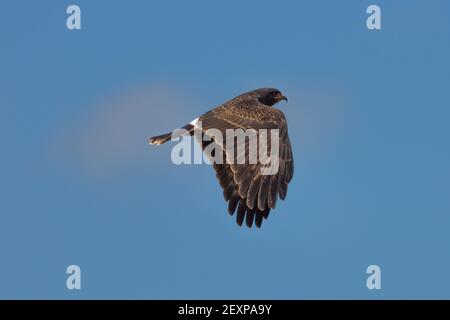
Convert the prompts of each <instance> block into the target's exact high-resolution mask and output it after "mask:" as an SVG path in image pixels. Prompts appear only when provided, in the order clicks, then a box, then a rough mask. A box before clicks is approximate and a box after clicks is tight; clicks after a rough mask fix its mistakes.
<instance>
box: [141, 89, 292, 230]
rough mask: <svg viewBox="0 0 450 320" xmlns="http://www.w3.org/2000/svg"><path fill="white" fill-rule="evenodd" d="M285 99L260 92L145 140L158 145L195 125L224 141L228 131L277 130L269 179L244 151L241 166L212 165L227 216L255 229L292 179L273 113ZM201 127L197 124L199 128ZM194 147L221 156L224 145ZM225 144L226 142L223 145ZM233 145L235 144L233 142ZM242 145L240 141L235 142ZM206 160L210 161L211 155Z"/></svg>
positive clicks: (284, 136)
mask: <svg viewBox="0 0 450 320" xmlns="http://www.w3.org/2000/svg"><path fill="white" fill-rule="evenodd" d="M281 100H285V101H287V98H286V97H285V96H284V95H283V94H282V93H281V92H280V91H279V90H277V89H272V88H262V89H257V90H254V91H250V92H247V93H244V94H241V95H240V96H237V97H235V98H233V99H231V100H229V101H227V102H225V103H223V104H221V105H219V106H218V107H216V108H214V109H212V110H211V111H208V112H206V113H205V114H203V115H202V116H200V117H199V118H197V119H195V120H193V121H192V122H191V123H189V124H187V125H185V126H184V127H183V128H182V129H184V130H182V131H179V129H177V130H175V131H174V132H170V133H167V134H164V135H160V136H156V137H152V138H150V143H151V144H156V145H160V144H162V143H165V142H167V141H169V140H171V139H173V138H175V137H177V136H179V135H180V134H177V132H183V133H181V134H189V135H194V131H195V129H196V128H198V124H200V123H201V127H200V128H201V132H202V133H203V135H208V132H210V131H207V130H208V129H216V130H220V131H221V132H222V133H223V134H224V135H225V134H226V131H227V130H228V129H234V130H236V129H243V130H251V129H253V130H255V132H257V135H258V136H260V134H259V132H260V130H261V129H266V130H270V129H278V131H277V132H278V136H277V138H278V139H279V143H278V146H279V149H278V157H277V161H278V163H277V165H278V170H277V171H276V172H274V173H272V174H262V171H261V169H262V168H263V167H265V166H267V164H263V163H262V162H261V161H260V160H258V161H256V163H255V162H253V163H252V162H250V161H247V160H249V157H250V152H251V151H250V150H249V148H246V147H245V146H244V149H245V152H244V155H245V160H246V161H244V163H242V162H239V161H236V155H234V154H233V155H232V157H235V158H234V160H235V161H228V160H226V161H224V162H223V163H214V162H213V163H212V165H213V168H214V170H215V171H216V176H217V179H218V180H219V183H220V186H221V187H222V189H223V195H224V198H225V200H226V201H227V202H228V212H229V213H230V214H231V215H234V213H235V212H236V221H237V223H238V225H242V224H243V222H244V221H245V224H246V225H247V226H248V227H251V226H252V225H253V224H254V225H256V226H257V227H260V226H261V223H262V221H263V219H267V217H268V215H269V212H270V210H271V209H274V208H275V204H276V201H277V197H278V196H279V197H280V198H281V199H285V197H286V193H287V188H288V183H289V182H290V181H291V179H292V176H293V173H294V162H293V158H292V150H291V144H290V142H289V136H288V130H287V123H286V119H285V117H284V114H283V112H281V111H280V110H278V109H276V108H273V105H275V104H276V103H278V102H279V101H281ZM200 121H201V122H200ZM197 140H200V141H199V143H200V144H201V145H202V148H203V150H205V148H206V147H207V146H208V145H209V144H210V143H215V144H216V146H215V151H214V152H215V153H217V152H220V153H222V154H223V157H224V159H227V158H228V157H229V154H227V151H228V149H227V147H226V145H225V144H226V143H225V142H223V141H215V140H214V136H208V139H205V138H204V137H203V138H201V139H198V137H197ZM266 140H267V145H268V146H267V149H266V150H269V151H270V144H271V143H270V141H271V140H270V139H266ZM226 141H229V140H226ZM235 141H236V140H235ZM241 141H242V140H241ZM212 155H214V154H213V153H212Z"/></svg>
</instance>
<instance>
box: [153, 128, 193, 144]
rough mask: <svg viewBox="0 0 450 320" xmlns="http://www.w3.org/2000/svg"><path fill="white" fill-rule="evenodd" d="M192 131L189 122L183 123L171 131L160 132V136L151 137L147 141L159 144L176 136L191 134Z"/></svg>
mask: <svg viewBox="0 0 450 320" xmlns="http://www.w3.org/2000/svg"><path fill="white" fill-rule="evenodd" d="M193 133H194V126H193V125H192V124H190V123H188V124H187V125H185V126H184V127H182V128H180V129H177V130H174V131H172V132H169V133H166V134H162V135H160V136H155V137H151V138H150V140H149V142H150V144H156V145H160V144H163V143H165V142H167V141H169V140H171V139H175V138H178V137H179V136H184V135H191V136H192V134H193Z"/></svg>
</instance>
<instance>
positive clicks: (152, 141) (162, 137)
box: [149, 132, 172, 145]
mask: <svg viewBox="0 0 450 320" xmlns="http://www.w3.org/2000/svg"><path fill="white" fill-rule="evenodd" d="M171 137H172V132H169V133H166V134H162V135H160V136H156V137H151V138H150V141H149V142H150V144H156V145H160V144H163V143H164V142H167V141H169V140H170V138H171Z"/></svg>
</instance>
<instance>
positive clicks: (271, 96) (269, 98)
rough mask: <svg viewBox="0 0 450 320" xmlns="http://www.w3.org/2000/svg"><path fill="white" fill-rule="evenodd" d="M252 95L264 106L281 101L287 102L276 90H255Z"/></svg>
mask: <svg viewBox="0 0 450 320" xmlns="http://www.w3.org/2000/svg"><path fill="white" fill-rule="evenodd" d="M254 93H255V95H256V98H257V99H258V100H259V102H261V103H262V104H265V105H266V106H273V105H274V104H276V103H278V102H280V101H281V100H284V101H286V102H287V101H288V99H287V98H286V97H285V96H284V95H283V94H282V93H281V91H280V90H278V89H273V88H263V89H258V90H255V91H254Z"/></svg>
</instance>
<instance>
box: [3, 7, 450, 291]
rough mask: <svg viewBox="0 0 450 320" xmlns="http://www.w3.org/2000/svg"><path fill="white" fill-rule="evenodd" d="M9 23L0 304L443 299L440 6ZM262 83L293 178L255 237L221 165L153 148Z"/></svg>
mask: <svg viewBox="0 0 450 320" xmlns="http://www.w3.org/2000/svg"><path fill="white" fill-rule="evenodd" d="M372 3H374V4H378V5H379V6H380V7H381V10H382V30H379V31H369V30H368V29H367V28H366V24H365V20H366V18H367V14H366V8H367V6H368V5H369V4H372ZM70 4H78V5H79V6H80V7H81V10H82V30H78V31H69V30H67V29H66V25H65V23H66V17H67V15H66V13H65V11H66V7H67V6H68V5H70ZM0 12H1V13H0V39H1V42H2V45H1V50H0V70H1V72H0V87H1V88H2V89H1V94H0V114H1V117H0V122H1V126H0V133H1V134H0V141H1V145H2V157H1V158H0V172H1V177H2V179H1V183H0V188H1V189H0V192H1V194H2V197H1V202H0V210H1V211H0V212H1V217H2V223H1V224H0V252H1V257H2V258H1V260H0V261H1V263H0V298H61V299H73V298H87V299H90V298H122V299H132V298H181V299H183V298H267V299H303V298H327V299H328V298H338V299H341V298H344V299H345V298H369V299H379V298H450V278H449V277H448V270H449V268H450V253H449V248H448V246H449V243H450V234H449V232H448V227H449V225H450V215H449V213H450V195H449V181H450V170H449V166H448V164H449V163H450V148H449V139H448V137H449V136H450V126H449V123H450V111H449V106H450V103H449V102H450V97H449V90H448V84H449V82H450V64H449V60H448V57H449V56H450V40H449V39H450V37H449V36H450V19H449V13H450V5H449V3H448V1H443V0H442V1H437V0H435V1H395V2H394V1H373V2H369V1H277V2H274V1H273V2H270V1H245V2H243V1H226V2H221V3H219V2H212V1H189V2H187V1H137V0H135V1H56V0H54V1H50V0H49V1H39V2H38V1H33V2H31V1H14V2H2V3H1V4H0ZM265 86H271V87H277V88H279V89H280V90H282V91H283V93H284V94H285V95H286V96H288V97H289V103H288V104H287V105H282V106H281V108H282V110H283V111H284V112H285V115H286V117H287V119H288V122H289V133H290V137H291V142H292V145H293V146H292V147H293V152H294V157H295V166H296V167H295V176H294V179H293V181H292V183H291V184H290V186H289V191H288V196H287V199H286V201H283V202H279V203H278V205H277V209H276V210H275V212H274V213H273V214H272V215H271V217H270V218H269V220H267V221H265V223H264V224H263V228H261V229H260V230H256V229H251V230H250V229H247V228H239V227H237V226H236V223H235V221H234V218H231V217H229V216H228V214H227V213H226V204H225V202H224V201H223V198H222V192H221V190H220V187H219V185H218V183H217V181H216V180H215V174H214V172H213V170H212V168H210V167H209V166H207V165H195V166H175V165H173V164H172V162H171V161H170V150H171V146H170V145H164V146H162V147H159V148H156V147H150V146H148V145H147V139H148V137H149V136H151V135H155V134H160V133H163V132H166V131H168V130H169V129H172V128H175V127H178V126H180V125H184V123H186V122H187V121H190V120H191V119H193V118H195V117H196V116H198V115H200V114H202V113H203V112H205V111H207V110H209V109H210V108H212V107H213V106H215V105H217V104H220V103H221V102H223V101H225V100H227V99H229V98H232V97H233V96H235V95H238V94H240V93H241V92H244V91H247V90H251V89H255V88H258V87H265ZM70 264H77V265H79V266H80V267H81V270H82V290H80V291H76V290H74V291H69V290H67V289H66V287H65V280H66V276H67V275H66V274H65V269H66V267H67V266H68V265H70ZM371 264H377V265H379V266H380V267H381V272H382V289H381V290H368V289H367V288H366V277H367V275H366V268H367V266H369V265H371Z"/></svg>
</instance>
